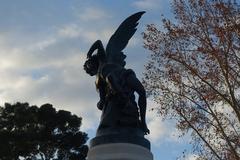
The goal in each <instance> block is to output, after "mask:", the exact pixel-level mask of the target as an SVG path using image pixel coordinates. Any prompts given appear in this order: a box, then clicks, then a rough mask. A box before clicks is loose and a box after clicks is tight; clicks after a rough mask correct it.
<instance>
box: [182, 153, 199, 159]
mask: <svg viewBox="0 0 240 160" xmlns="http://www.w3.org/2000/svg"><path fill="white" fill-rule="evenodd" d="M198 157H199V156H197V155H195V154H188V155H186V157H185V158H184V160H197V158H198Z"/></svg>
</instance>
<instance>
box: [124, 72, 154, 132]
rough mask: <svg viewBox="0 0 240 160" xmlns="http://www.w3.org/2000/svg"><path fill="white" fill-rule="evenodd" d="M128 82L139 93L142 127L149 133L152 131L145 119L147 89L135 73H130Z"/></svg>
mask: <svg viewBox="0 0 240 160" xmlns="http://www.w3.org/2000/svg"><path fill="white" fill-rule="evenodd" d="M127 83H128V85H129V87H131V88H132V89H133V90H134V91H136V92H137V93H138V95H139V99H138V106H139V109H140V118H141V127H142V129H143V131H144V133H145V134H149V133H150V131H149V129H148V128H147V124H146V119H145V116H146V107H147V100H146V92H145V89H144V87H143V85H142V83H141V82H140V81H139V80H138V79H137V77H136V76H135V74H130V75H129V76H128V79H127Z"/></svg>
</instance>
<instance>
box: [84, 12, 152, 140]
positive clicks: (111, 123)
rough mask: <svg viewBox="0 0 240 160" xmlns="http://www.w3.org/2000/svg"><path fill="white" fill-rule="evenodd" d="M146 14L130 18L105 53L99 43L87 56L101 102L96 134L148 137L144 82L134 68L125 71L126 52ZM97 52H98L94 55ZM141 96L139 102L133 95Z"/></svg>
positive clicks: (141, 13) (88, 67) (112, 38)
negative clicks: (130, 134)
mask: <svg viewBox="0 0 240 160" xmlns="http://www.w3.org/2000/svg"><path fill="white" fill-rule="evenodd" d="M144 13H145V12H138V13H135V14H133V15H131V16H130V17H128V18H127V19H126V20H125V21H123V22H122V24H121V25H120V26H119V27H118V29H117V30H116V31H115V33H114V34H113V35H112V37H111V38H110V40H109V42H108V44H107V47H106V50H105V49H104V47H103V44H102V42H101V41H100V40H97V41H96V42H95V43H94V44H93V45H92V46H91V48H90V49H89V51H88V53H87V60H86V62H85V64H84V70H85V71H86V72H87V73H88V74H89V75H91V76H96V88H97V90H98V91H99V96H100V100H99V102H98V103H97V107H98V109H100V110H101V111H102V115H101V121H100V124H99V127H98V130H97V135H104V134H111V133H122V132H124V133H126V132H131V133H133V132H137V134H139V135H142V136H143V135H146V134H149V129H148V128H147V125H146V120H145V115H146V93H145V89H144V87H143V86H142V84H141V82H140V81H139V80H138V79H137V77H136V75H135V73H134V71H133V70H131V69H126V68H124V66H125V61H124V59H125V58H126V55H124V54H123V52H122V51H123V49H124V48H125V47H126V46H127V44H128V41H129V40H130V39H131V37H132V36H133V35H134V33H135V32H136V30H137V29H136V26H137V25H138V20H139V19H140V18H141V16H142V15H143V14H144ZM95 50H96V53H95V54H93V53H94V52H95ZM135 92H136V93H137V94H138V103H136V101H135V95H134V93H135Z"/></svg>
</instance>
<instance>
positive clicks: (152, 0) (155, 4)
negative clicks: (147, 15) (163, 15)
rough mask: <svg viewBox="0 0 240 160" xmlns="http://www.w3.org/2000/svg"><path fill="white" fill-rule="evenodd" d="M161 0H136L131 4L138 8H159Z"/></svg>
mask: <svg viewBox="0 0 240 160" xmlns="http://www.w3.org/2000/svg"><path fill="white" fill-rule="evenodd" d="M162 3H163V2H162V0H137V1H135V2H133V5H134V6H135V7H137V8H139V9H146V10H151V9H159V8H161V4H162Z"/></svg>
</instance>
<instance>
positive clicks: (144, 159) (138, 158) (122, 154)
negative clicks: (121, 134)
mask: <svg viewBox="0 0 240 160" xmlns="http://www.w3.org/2000/svg"><path fill="white" fill-rule="evenodd" d="M87 160H153V155H152V153H151V152H150V151H149V150H148V149H146V148H144V147H142V146H139V145H136V144H130V143H110V144H103V145H98V146H95V147H93V148H90V150H89V152H88V159H87Z"/></svg>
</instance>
